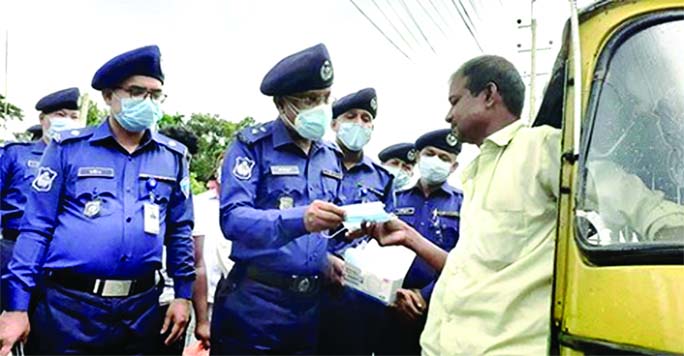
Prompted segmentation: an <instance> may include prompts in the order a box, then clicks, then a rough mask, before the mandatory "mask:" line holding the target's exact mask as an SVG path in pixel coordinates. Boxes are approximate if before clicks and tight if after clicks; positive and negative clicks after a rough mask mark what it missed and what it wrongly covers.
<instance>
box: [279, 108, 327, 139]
mask: <svg viewBox="0 0 684 356" xmlns="http://www.w3.org/2000/svg"><path fill="white" fill-rule="evenodd" d="M289 105H290V106H291V107H292V108H293V109H294V111H295V112H297V117H295V120H294V124H292V123H291V122H290V121H289V120H288V119H287V118H283V120H284V121H285V123H286V124H287V125H288V126H290V127H291V128H293V129H294V130H295V131H297V133H298V134H299V136H302V137H303V138H305V139H307V140H312V141H316V140H320V139H321V138H323V135H324V134H325V130H326V128H327V127H328V126H330V121H331V120H332V106H330V104H321V105H318V106H314V107H313V108H309V109H304V110H298V109H297V108H295V107H294V105H292V104H289Z"/></svg>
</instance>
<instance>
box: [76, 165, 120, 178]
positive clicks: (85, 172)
mask: <svg viewBox="0 0 684 356" xmlns="http://www.w3.org/2000/svg"><path fill="white" fill-rule="evenodd" d="M78 176H79V177H105V178H113V177H114V169H113V168H109V167H80V168H79V169H78Z"/></svg>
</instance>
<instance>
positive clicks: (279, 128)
mask: <svg viewBox="0 0 684 356" xmlns="http://www.w3.org/2000/svg"><path fill="white" fill-rule="evenodd" d="M272 130H273V147H274V148H278V147H281V146H286V145H295V146H296V144H295V142H294V140H293V139H292V136H291V135H290V131H289V129H288V128H287V126H285V123H284V122H283V119H281V118H280V117H279V118H277V119H276V120H275V122H274V123H273V129H272ZM321 146H322V144H321V142H320V140H319V141H311V149H312V151H316V150H318V149H319V148H320V147H321Z"/></svg>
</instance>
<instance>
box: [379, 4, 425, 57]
mask: <svg viewBox="0 0 684 356" xmlns="http://www.w3.org/2000/svg"><path fill="white" fill-rule="evenodd" d="M393 4H396V0H387V6H388V7H389V8H390V9H391V10H392V12H393V13H394V16H396V17H397V18H398V19H399V22H401V25H402V26H404V28H405V29H406V32H408V33H409V35H411V38H412V39H413V43H415V44H416V45H418V46H420V40H418V37H416V35H415V34H414V33H413V31H411V27H410V26H409V25H408V24H407V23H406V21H404V18H403V17H402V16H401V15H399V12H398V11H397V9H396V8H395V7H394V5H393Z"/></svg>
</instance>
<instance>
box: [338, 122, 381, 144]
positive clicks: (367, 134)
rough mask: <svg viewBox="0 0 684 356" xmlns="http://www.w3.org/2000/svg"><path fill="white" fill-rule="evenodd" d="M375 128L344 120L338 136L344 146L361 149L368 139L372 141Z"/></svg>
mask: <svg viewBox="0 0 684 356" xmlns="http://www.w3.org/2000/svg"><path fill="white" fill-rule="evenodd" d="M372 132H373V129H372V128H370V127H365V126H363V125H360V124H357V123H355V122H343V123H341V124H340V129H339V130H338V131H337V138H338V139H339V140H340V142H342V144H343V145H344V147H347V148H348V149H350V150H352V151H361V149H363V146H365V145H366V144H367V143H368V141H370V138H371V133H372Z"/></svg>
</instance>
